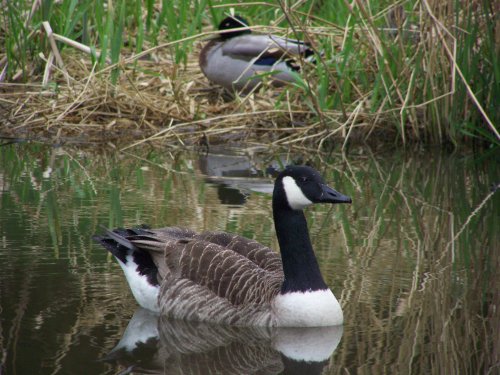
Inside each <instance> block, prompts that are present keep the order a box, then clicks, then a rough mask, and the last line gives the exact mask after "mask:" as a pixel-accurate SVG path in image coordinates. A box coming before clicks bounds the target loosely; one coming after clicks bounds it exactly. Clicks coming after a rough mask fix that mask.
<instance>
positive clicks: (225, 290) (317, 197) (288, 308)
mask: <svg viewBox="0 0 500 375" xmlns="http://www.w3.org/2000/svg"><path fill="white" fill-rule="evenodd" d="M290 171H291V172H290ZM311 171H313V172H315V171H314V170H312V169H311V168H308V167H289V168H287V170H285V171H284V172H282V173H281V174H280V176H278V179H277V181H276V184H275V190H274V193H273V214H274V219H275V225H276V231H277V235H278V240H279V243H280V248H281V256H280V255H279V254H277V253H276V252H274V251H273V250H271V249H270V248H268V247H266V246H263V245H261V244H259V243H258V242H256V241H254V240H250V239H247V238H244V237H241V236H238V235H235V234H229V233H226V232H205V233H201V234H197V233H195V232H194V231H191V230H188V229H181V228H175V227H172V228H162V229H146V228H138V229H116V230H114V231H113V232H111V231H107V234H106V235H105V236H100V237H95V239H96V240H97V241H98V242H99V243H101V244H102V245H103V246H104V247H105V248H106V249H108V250H109V251H110V252H111V253H112V254H113V255H115V257H116V258H117V260H118V261H119V263H120V265H121V267H122V268H123V269H124V271H125V275H126V276H127V280H128V282H129V285H130V287H131V289H132V292H133V294H134V296H135V298H136V300H137V301H138V302H139V304H140V305H141V306H143V307H146V308H148V309H150V310H154V311H157V312H160V313H161V314H163V315H167V316H169V317H173V318H177V319H185V320H196V321H208V322H213V323H221V324H229V325H245V326H295V327H296V326H330V325H338V324H342V322H343V315H342V310H341V308H340V304H339V303H338V301H337V299H336V298H335V296H334V295H333V293H332V292H331V291H330V289H328V287H327V286H326V284H325V283H324V281H323V278H322V277H321V274H320V272H319V267H318V264H317V261H316V258H315V257H314V253H313V251H312V247H311V245H310V240H309V236H308V232H307V224H306V221H305V217H304V215H303V213H302V209H303V208H304V207H305V206H307V205H309V204H312V203H315V202H316V203H321V202H325V203H341V202H350V198H348V197H345V196H343V195H341V194H340V193H338V192H335V191H334V190H333V189H330V188H328V187H326V185H323V184H322V182H321V180H318V181H312V180H311V181H310V179H311V176H312V177H313V178H316V179H320V177H319V175H317V172H315V173H316V174H314V175H308V173H312V172H311ZM301 173H302V174H301ZM304 173H305V174H304ZM292 176H296V177H292ZM302 178H303V179H304V180H301V179H302ZM306 178H307V179H309V180H307V181H306V180H305V179H306ZM295 181H299V182H298V183H296V182H295ZM299 185H300V186H299Z"/></svg>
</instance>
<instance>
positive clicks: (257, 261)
mask: <svg viewBox="0 0 500 375" xmlns="http://www.w3.org/2000/svg"><path fill="white" fill-rule="evenodd" d="M129 240H130V241H131V242H132V243H133V244H134V245H135V246H137V247H138V248H140V249H143V250H146V251H148V252H149V253H150V254H151V256H152V257H153V261H154V262H155V264H156V265H157V266H158V269H159V274H160V277H161V278H162V280H161V283H162V290H163V291H162V293H167V292H166V291H165V288H168V285H169V284H171V285H172V287H173V286H174V285H178V283H179V282H185V283H187V284H186V286H187V285H188V284H189V285H190V286H191V287H193V285H196V286H200V287H203V288H206V292H207V293H208V292H210V293H212V294H213V296H211V297H210V298H212V297H221V298H224V299H226V300H227V301H228V302H229V303H231V304H232V305H234V306H241V305H248V304H268V303H270V301H271V300H272V299H273V298H274V297H275V296H276V295H277V294H278V293H279V290H280V287H281V284H282V282H283V278H284V276H283V271H282V268H281V259H280V258H279V255H278V254H276V253H274V252H273V251H272V250H270V249H269V248H266V247H264V246H262V245H260V244H258V243H257V242H255V241H252V240H248V239H245V238H243V237H240V236H235V235H231V234H227V233H223V232H217V233H202V234H200V235H195V234H193V232H191V231H186V232H185V233H183V232H182V230H180V229H178V228H175V229H173V228H163V229H158V230H157V229H154V230H144V231H142V232H141V234H140V235H138V236H134V237H131V238H129ZM193 292H194V290H193ZM196 292H197V293H199V292H200V290H199V289H198V288H196ZM194 297H195V296H193V298H194ZM203 298H209V296H208V295H207V296H206V297H203Z"/></svg>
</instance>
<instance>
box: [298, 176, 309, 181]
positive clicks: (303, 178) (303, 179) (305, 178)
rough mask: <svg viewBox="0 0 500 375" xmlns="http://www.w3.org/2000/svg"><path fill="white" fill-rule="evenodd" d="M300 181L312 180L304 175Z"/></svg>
mask: <svg viewBox="0 0 500 375" xmlns="http://www.w3.org/2000/svg"><path fill="white" fill-rule="evenodd" d="M300 181H302V182H309V181H310V180H309V178H307V177H305V176H302V177H301V178H300Z"/></svg>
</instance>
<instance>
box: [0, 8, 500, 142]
mask: <svg viewBox="0 0 500 375" xmlns="http://www.w3.org/2000/svg"><path fill="white" fill-rule="evenodd" d="M494 8H495V5H494V2H493V1H491V0H470V1H468V2H457V1H445V2H443V1H440V0H439V1H438V0H422V1H417V0H408V1H398V2H392V1H384V0H378V1H370V0H368V1H360V0H354V1H353V2H345V1H333V0H332V1H314V0H304V1H301V0H297V1H295V2H292V1H286V2H285V1H278V2H274V1H269V2H246V3H234V2H230V1H227V0H224V1H220V2H219V1H218V2H214V1H211V0H196V1H190V2H185V1H175V2H168V1H166V0H163V1H152V0H146V1H139V0H136V1H125V0H115V1H112V0H109V1H108V2H101V1H95V0H83V1H77V0H60V1H40V0H35V1H27V0H19V1H8V2H6V3H5V5H4V7H3V10H2V11H1V13H0V14H1V15H0V18H1V23H0V43H1V44H2V46H3V47H2V49H0V85H1V86H0V95H1V96H0V112H1V113H0V121H1V128H0V135H3V136H6V135H8V136H12V137H22V138H30V139H33V138H34V139H51V140H53V139H54V138H56V139H60V140H62V141H66V142H69V141H75V142H82V141H93V142H95V141H104V142H117V141H119V140H125V139H126V140H127V141H128V142H129V144H128V146H127V147H130V146H133V145H137V144H140V143H142V142H144V141H145V140H148V141H149V140H161V141H163V142H168V143H169V144H182V145H184V144H193V143H202V144H206V143H207V142H208V143H215V142H233V141H235V142H242V141H246V142H254V143H258V144H267V145H276V146H287V147H290V146H295V147H303V148H307V149H320V148H322V147H324V146H328V147H330V146H331V145H342V147H344V146H346V145H348V144H349V143H350V142H358V141H368V142H373V143H375V142H377V143H378V142H383V143H386V142H388V141H389V142H398V143H403V144H406V143H410V142H415V141H419V142H425V143H432V144H436V143H440V144H442V143H449V142H451V143H453V144H455V145H458V144H470V143H473V142H476V141H478V142H479V143H481V144H482V145H491V146H498V145H500V135H499V129H498V123H499V120H500V111H498V106H499V100H500V99H499V98H500V61H499V59H500V53H499V52H500V51H499V48H500V47H499V46H500V21H499V20H498V15H497V13H496V12H495V9H494ZM231 11H234V12H236V13H238V14H242V15H244V16H245V17H246V18H248V19H249V20H250V22H251V24H252V25H255V26H254V27H253V28H254V31H255V32H263V33H266V32H272V33H275V34H281V35H287V36H289V37H293V38H301V39H305V40H307V41H310V42H311V43H312V44H313V46H314V48H315V49H316V50H317V51H321V55H318V60H319V61H318V63H317V64H316V65H311V66H305V69H304V73H303V74H302V75H301V77H297V81H296V83H295V84H293V85H291V86H289V87H287V88H285V89H279V90H277V89H273V90H265V89H264V90H260V91H258V92H256V93H254V94H253V95H250V96H248V97H237V98H235V99H231V100H229V99H228V98H227V95H224V93H223V92H222V91H221V90H220V89H218V88H216V87H214V86H211V85H210V84H209V83H208V81H207V80H206V78H205V77H204V76H203V75H202V74H201V72H200V70H199V67H198V59H197V57H198V53H199V50H200V47H201V46H202V45H203V43H204V39H206V37H208V36H211V35H213V34H214V33H215V32H216V31H214V30H215V29H216V26H217V24H218V22H219V21H220V20H221V19H222V17H224V15H226V14H228V13H229V12H231ZM131 140H132V141H131Z"/></svg>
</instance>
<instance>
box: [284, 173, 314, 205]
mask: <svg viewBox="0 0 500 375" xmlns="http://www.w3.org/2000/svg"><path fill="white" fill-rule="evenodd" d="M282 181H283V189H284V190H285V194H286V199H287V201H288V204H289V205H290V207H291V208H292V209H294V210H302V209H304V208H305V207H307V206H309V205H311V204H312V203H313V202H311V201H310V200H309V199H308V198H307V197H306V196H305V195H304V193H303V192H302V190H301V189H300V188H299V186H298V185H297V183H296V182H295V180H294V179H293V178H292V177H290V176H286V177H283V180H282Z"/></svg>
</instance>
